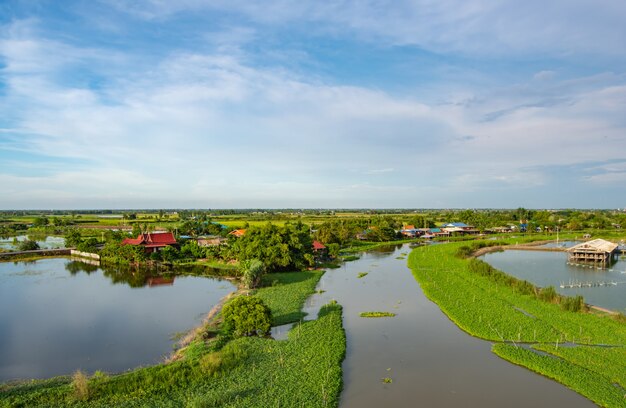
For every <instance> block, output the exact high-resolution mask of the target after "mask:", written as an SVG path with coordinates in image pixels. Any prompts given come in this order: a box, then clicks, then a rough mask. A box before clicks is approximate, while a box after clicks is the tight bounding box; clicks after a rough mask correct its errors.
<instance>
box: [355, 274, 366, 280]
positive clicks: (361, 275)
mask: <svg viewBox="0 0 626 408" xmlns="http://www.w3.org/2000/svg"><path fill="white" fill-rule="evenodd" d="M366 276H367V272H359V274H358V275H357V276H356V277H357V278H359V279H360V278H364V277H366Z"/></svg>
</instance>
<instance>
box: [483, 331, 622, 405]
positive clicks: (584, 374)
mask: <svg viewBox="0 0 626 408" xmlns="http://www.w3.org/2000/svg"><path fill="white" fill-rule="evenodd" d="M561 349H563V348H562V347H561ZM493 352H494V353H496V354H497V355H498V356H500V357H502V358H503V359H505V360H507V361H510V362H512V363H514V364H517V365H521V366H523V367H526V368H528V369H530V370H532V371H535V372H537V373H539V374H541V375H544V376H546V377H548V378H552V379H554V380H556V381H558V382H560V383H561V384H564V385H566V386H567V387H569V388H571V389H573V390H574V391H576V392H578V393H579V394H582V395H584V396H585V397H587V398H589V399H590V400H591V401H593V402H595V403H596V404H598V405H600V406H603V407H609V408H613V407H615V408H617V407H624V406H626V398H625V395H626V392H625V390H624V388H622V386H615V385H614V382H613V381H612V379H611V378H610V377H608V376H606V375H604V372H603V371H594V370H589V369H588V368H586V367H584V366H580V365H578V364H577V363H575V362H571V361H568V360H564V359H561V358H554V357H551V356H545V355H540V354H537V353H535V352H533V351H531V350H526V349H523V348H520V347H515V346H513V345H510V344H504V343H499V344H495V345H494V346H493ZM621 368H622V371H624V366H623V361H622V365H621Z"/></svg>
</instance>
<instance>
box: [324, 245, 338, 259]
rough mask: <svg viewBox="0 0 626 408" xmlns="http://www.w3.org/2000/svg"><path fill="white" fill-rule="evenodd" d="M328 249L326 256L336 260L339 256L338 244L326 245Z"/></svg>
mask: <svg viewBox="0 0 626 408" xmlns="http://www.w3.org/2000/svg"><path fill="white" fill-rule="evenodd" d="M327 248H328V255H330V256H332V257H333V258H337V257H338V256H339V249H340V247H339V244H336V243H332V244H328V246H327Z"/></svg>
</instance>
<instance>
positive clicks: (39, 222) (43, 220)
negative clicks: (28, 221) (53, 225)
mask: <svg viewBox="0 0 626 408" xmlns="http://www.w3.org/2000/svg"><path fill="white" fill-rule="evenodd" d="M46 225H48V218H47V217H37V218H35V220H34V221H33V226H35V227H45V226H46Z"/></svg>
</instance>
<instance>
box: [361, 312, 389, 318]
mask: <svg viewBox="0 0 626 408" xmlns="http://www.w3.org/2000/svg"><path fill="white" fill-rule="evenodd" d="M395 315H396V314H395V313H391V312H361V313H360V314H359V316H361V317H394V316H395Z"/></svg>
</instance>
